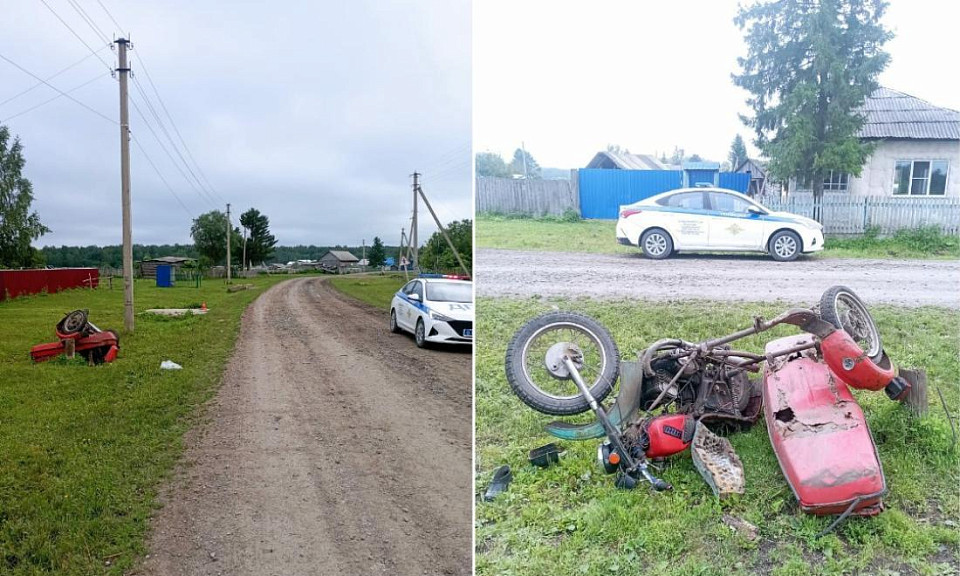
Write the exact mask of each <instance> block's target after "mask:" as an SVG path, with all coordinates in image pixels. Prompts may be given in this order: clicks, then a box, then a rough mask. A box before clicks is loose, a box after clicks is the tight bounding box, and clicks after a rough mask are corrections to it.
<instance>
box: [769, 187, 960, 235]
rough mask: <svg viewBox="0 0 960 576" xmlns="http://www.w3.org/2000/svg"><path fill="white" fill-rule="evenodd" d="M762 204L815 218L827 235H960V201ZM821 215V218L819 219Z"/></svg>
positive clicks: (805, 199) (832, 199)
mask: <svg viewBox="0 0 960 576" xmlns="http://www.w3.org/2000/svg"><path fill="white" fill-rule="evenodd" d="M763 204H764V205H765V206H766V207H768V208H770V209H771V210H782V211H784V212H792V213H793V214H797V215H799V216H806V217H807V218H815V219H816V220H819V221H820V222H822V223H823V227H824V232H825V233H827V234H838V235H842V234H863V233H864V232H865V231H866V230H867V229H868V228H876V229H878V230H879V233H880V234H881V235H888V234H893V233H894V232H896V231H897V230H901V229H904V228H919V227H921V226H937V227H939V228H940V230H941V231H942V232H943V233H944V234H960V198H931V197H926V196H925V197H910V196H907V197H897V196H847V195H842V196H841V195H838V194H825V195H824V197H823V199H822V200H821V201H820V204H819V206H818V205H817V204H815V203H814V201H813V197H812V196H811V195H809V194H797V195H792V196H790V197H788V198H787V199H786V200H783V201H780V200H778V199H770V198H768V199H764V200H763ZM818 208H819V210H818ZM818 212H819V213H820V217H819V218H816V217H815V215H816V214H817V213H818Z"/></svg>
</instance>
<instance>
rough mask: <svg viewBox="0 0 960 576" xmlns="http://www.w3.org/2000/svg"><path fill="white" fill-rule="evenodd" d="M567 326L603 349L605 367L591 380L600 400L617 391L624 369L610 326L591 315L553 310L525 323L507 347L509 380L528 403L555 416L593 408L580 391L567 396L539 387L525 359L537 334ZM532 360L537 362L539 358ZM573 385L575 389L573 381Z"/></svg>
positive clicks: (571, 383) (602, 361)
mask: <svg viewBox="0 0 960 576" xmlns="http://www.w3.org/2000/svg"><path fill="white" fill-rule="evenodd" d="M563 329H566V330H575V331H578V332H581V333H582V334H583V335H584V336H586V337H587V338H589V339H590V340H591V341H592V343H593V344H594V345H595V346H596V347H597V348H598V350H599V353H600V355H601V366H602V368H601V370H599V374H598V375H597V377H596V378H592V379H593V382H592V383H591V382H587V386H588V387H589V390H590V394H591V395H592V396H593V397H594V398H595V399H596V400H597V402H600V401H602V400H603V399H604V398H606V397H607V396H608V395H609V394H610V392H611V391H612V390H613V387H614V385H615V384H616V381H617V375H618V373H619V370H620V352H619V350H617V345H616V344H615V343H614V341H613V337H612V336H611V335H610V332H609V331H608V330H607V329H606V328H604V327H603V326H602V325H601V324H600V323H599V322H597V321H596V320H594V319H593V318H590V317H589V316H585V315H583V314H577V313H575V312H549V313H547V314H543V315H541V316H538V317H536V318H534V319H533V320H530V321H529V322H527V323H526V324H524V325H523V326H521V327H520V330H518V331H517V333H516V334H514V335H513V338H512V339H511V340H510V344H509V345H508V346H507V355H506V361H505V368H506V373H507V381H508V382H509V383H510V388H512V389H513V392H514V394H516V395H517V397H518V398H520V400H521V401H523V403H524V404H526V405H527V406H529V407H531V408H533V409H534V410H536V411H537V412H542V413H544V414H550V415H553V416H570V415H573V414H581V413H583V412H586V411H588V410H589V409H590V404H589V403H588V402H587V399H586V397H585V396H584V395H583V394H581V393H579V391H577V393H576V394H572V395H566V396H560V395H556V394H551V393H550V392H548V391H544V390H542V389H541V388H540V387H539V386H537V384H536V382H534V380H533V379H531V377H530V374H529V373H528V371H527V365H528V363H527V362H526V361H525V360H526V354H527V352H528V349H529V347H530V345H531V343H533V342H534V341H535V340H536V339H537V337H539V336H541V335H544V334H546V333H548V332H550V331H552V330H563ZM531 360H532V361H534V362H536V360H538V359H531ZM539 360H540V361H541V362H543V363H544V367H543V370H544V372H546V366H545V362H546V360H545V358H544V359H539ZM570 386H572V387H574V388H575V384H573V382H572V381H571V382H570Z"/></svg>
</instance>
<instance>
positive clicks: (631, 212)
mask: <svg viewBox="0 0 960 576" xmlns="http://www.w3.org/2000/svg"><path fill="white" fill-rule="evenodd" d="M641 212H643V210H640V209H639V208H625V209H623V210H621V211H620V217H621V218H629V217H630V216H633V215H634V214H639V213H641Z"/></svg>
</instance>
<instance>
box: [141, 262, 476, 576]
mask: <svg viewBox="0 0 960 576" xmlns="http://www.w3.org/2000/svg"><path fill="white" fill-rule="evenodd" d="M471 412H472V408H471V355H470V353H469V349H452V350H451V349H442V350H420V349H418V348H417V347H416V345H415V344H414V342H413V340H412V338H410V337H408V336H406V335H393V334H390V332H389V330H388V327H387V315H386V313H384V312H383V311H382V310H378V309H374V308H371V307H369V306H367V305H364V304H362V303H359V302H357V301H355V300H352V299H350V298H347V297H345V296H342V295H340V294H339V293H337V292H336V291H335V290H334V289H333V288H331V287H330V286H329V285H328V284H327V283H326V282H325V281H323V280H322V279H318V278H301V279H296V280H290V281H287V282H284V283H282V284H278V285H277V286H274V287H273V288H271V289H270V290H268V291H267V292H266V293H264V294H263V295H262V296H261V297H260V298H259V299H257V300H256V301H255V302H254V303H253V304H252V305H251V306H250V307H249V308H248V309H247V311H246V312H245V314H244V317H243V323H242V329H241V333H240V337H239V340H238V343H237V347H236V349H235V351H234V353H233V357H232V359H231V361H230V363H229V367H228V368H227V371H226V374H225V375H224V382H223V385H222V387H221V389H220V390H219V393H218V394H217V396H216V397H215V398H214V399H213V400H212V401H211V403H210V404H209V405H208V406H207V409H206V417H205V422H204V423H203V424H201V425H200V426H199V427H198V428H197V430H196V431H195V432H194V433H192V434H191V435H190V436H189V437H188V439H187V445H188V447H187V450H186V454H185V456H184V461H183V463H182V464H181V465H180V466H179V468H178V471H177V472H176V474H175V475H174V478H173V479H172V481H171V482H170V485H169V486H168V487H167V489H166V490H164V491H163V493H162V495H161V501H162V503H163V504H164V506H163V508H162V509H161V510H159V511H158V512H157V514H156V515H155V517H154V518H153V519H152V526H153V530H152V533H151V537H150V539H149V541H148V552H149V556H148V557H147V558H146V560H145V561H144V564H143V566H142V567H141V568H140V570H138V572H139V573H141V574H150V575H157V576H160V575H163V576H172V575H177V574H189V575H201V574H203V575H207V574H210V575H213V574H229V575H231V576H232V575H257V576H266V575H273V574H276V575H307V574H342V575H360V574H364V575H366V574H411V575H421V574H423V575H434V574H453V575H461V574H462V575H466V574H469V573H470V571H471V566H470V551H471V525H472V516H471V503H472V501H473V493H472V487H471V480H472V475H471V474H472V473H471V459H470V458H471V456H470V455H471V442H472V434H471Z"/></svg>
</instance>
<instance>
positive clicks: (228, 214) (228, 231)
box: [227, 202, 231, 284]
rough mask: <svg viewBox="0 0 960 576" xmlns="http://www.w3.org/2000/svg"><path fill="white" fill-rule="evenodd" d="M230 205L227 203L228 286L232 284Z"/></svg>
mask: <svg viewBox="0 0 960 576" xmlns="http://www.w3.org/2000/svg"><path fill="white" fill-rule="evenodd" d="M230 232H231V230H230V203H229V202H227V284H229V283H230Z"/></svg>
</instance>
